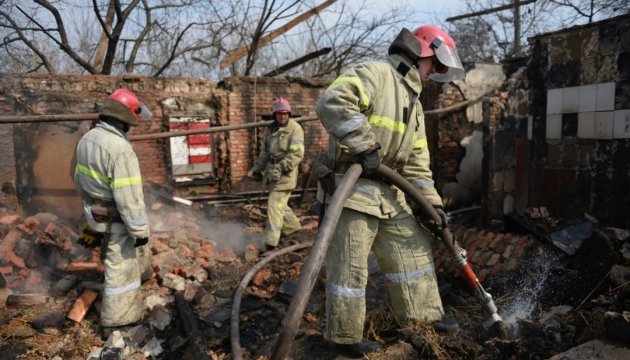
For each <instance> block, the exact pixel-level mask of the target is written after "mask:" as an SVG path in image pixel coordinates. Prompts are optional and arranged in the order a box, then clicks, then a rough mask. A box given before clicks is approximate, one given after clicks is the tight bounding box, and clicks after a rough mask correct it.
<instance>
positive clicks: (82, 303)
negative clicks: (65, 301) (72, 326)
mask: <svg viewBox="0 0 630 360" xmlns="http://www.w3.org/2000/svg"><path fill="white" fill-rule="evenodd" d="M97 296H98V291H96V290H92V289H85V290H84V291H83V293H82V294H81V296H79V298H78V299H77V300H76V301H75V302H74V304H73V305H72V308H71V309H70V311H69V312H68V315H66V317H67V318H68V319H70V320H72V321H76V322H81V320H83V318H84V317H85V314H87V312H88V310H89V309H90V306H92V303H93V302H94V300H96V297H97Z"/></svg>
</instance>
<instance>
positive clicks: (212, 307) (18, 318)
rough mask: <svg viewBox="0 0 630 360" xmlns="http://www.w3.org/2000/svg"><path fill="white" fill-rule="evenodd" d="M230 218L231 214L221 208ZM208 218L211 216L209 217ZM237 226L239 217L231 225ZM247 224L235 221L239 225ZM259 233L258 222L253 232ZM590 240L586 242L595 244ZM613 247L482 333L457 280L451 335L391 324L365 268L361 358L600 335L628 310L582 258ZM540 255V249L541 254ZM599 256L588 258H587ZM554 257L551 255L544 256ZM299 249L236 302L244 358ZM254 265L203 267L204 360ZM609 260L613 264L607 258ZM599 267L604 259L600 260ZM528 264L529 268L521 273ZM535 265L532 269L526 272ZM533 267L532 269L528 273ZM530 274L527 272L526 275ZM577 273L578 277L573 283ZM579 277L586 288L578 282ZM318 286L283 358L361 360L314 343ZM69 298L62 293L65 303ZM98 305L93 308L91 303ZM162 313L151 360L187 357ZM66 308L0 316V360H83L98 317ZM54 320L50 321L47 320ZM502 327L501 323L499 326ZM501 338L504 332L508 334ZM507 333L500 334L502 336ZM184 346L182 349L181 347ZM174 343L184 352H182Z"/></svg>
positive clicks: (290, 278)
mask: <svg viewBox="0 0 630 360" xmlns="http://www.w3.org/2000/svg"><path fill="white" fill-rule="evenodd" d="M230 211H231V212H232V215H226V216H231V217H232V218H233V219H234V218H235V217H234V213H238V210H234V209H232V210H230ZM213 216H214V217H217V216H219V217H220V215H217V214H216V213H214V214H213ZM239 217H240V218H241V219H242V220H243V218H242V215H238V216H236V218H239ZM247 225H252V224H251V222H249V221H245V220H243V227H245V226H247ZM258 225H260V224H258ZM315 239H316V230H305V231H301V232H300V233H299V234H297V235H291V236H288V237H287V238H286V239H284V241H283V243H282V245H281V246H288V245H290V244H297V243H302V242H306V241H313V240H315ZM594 241H595V240H594ZM613 245H614V244H611V245H610V246H609V247H606V249H604V250H601V247H600V246H595V245H592V244H590V243H589V242H586V243H585V250H584V252H583V253H580V254H577V255H576V256H575V257H574V258H573V259H572V260H571V261H568V260H566V259H557V260H556V261H558V263H557V264H556V265H555V266H554V267H553V269H552V271H551V275H550V280H549V281H551V282H550V284H551V285H550V286H548V287H544V288H543V290H542V291H541V292H540V293H537V294H536V296H537V297H538V298H539V299H541V301H540V302H537V305H536V307H535V309H534V310H533V311H532V313H531V314H530V315H529V316H528V317H527V318H524V319H519V320H515V321H513V322H512V323H510V324H509V329H511V330H513V331H508V332H506V331H505V328H499V327H497V324H495V326H493V327H490V328H485V327H484V326H482V323H483V322H484V320H486V318H487V316H486V315H485V314H484V313H483V312H482V308H481V306H480V304H479V302H478V300H477V298H476V297H475V296H474V295H473V294H472V293H471V292H470V291H469V290H468V288H467V287H466V284H465V283H464V282H462V280H461V279H460V278H459V277H458V276H457V275H456V274H446V273H443V272H439V276H438V278H439V282H440V292H441V295H442V299H443V302H444V306H445V309H447V310H448V311H449V312H450V313H451V314H452V315H453V316H454V317H455V318H456V319H457V320H458V322H459V324H460V330H459V331H457V332H455V333H449V334H445V333H440V332H437V331H435V330H434V328H433V327H432V326H431V324H425V323H413V324H405V325H403V324H398V323H397V322H396V320H395V319H394V317H393V316H392V313H391V310H390V304H389V301H388V296H387V289H386V285H385V279H384V277H383V275H382V274H381V273H380V272H379V271H378V269H377V268H376V266H374V265H373V264H371V266H370V269H371V275H370V278H369V282H368V287H367V299H366V300H367V308H368V313H367V321H366V327H365V333H364V335H365V337H367V338H369V339H371V340H373V341H376V342H378V343H380V344H381V345H383V348H384V349H383V351H382V352H380V353H376V354H369V355H367V356H366V357H365V358H369V359H545V358H549V357H550V356H553V355H554V354H558V353H561V352H563V351H566V350H567V349H570V348H572V347H575V346H576V345H578V344H581V343H584V342H587V341H589V340H591V339H597V338H601V337H603V336H605V328H604V325H603V323H604V320H603V319H604V313H605V312H606V311H610V310H611V309H613V310H616V311H619V308H620V307H621V308H622V310H623V309H625V310H628V309H627V304H625V303H624V304H620V303H619V301H620V293H619V292H609V291H607V288H605V286H604V285H602V284H603V283H601V280H602V278H605V276H603V275H602V274H601V272H602V271H604V269H607V268H609V266H608V265H609V264H608V265H607V264H602V265H601V269H602V270H601V271H600V270H597V269H596V270H593V271H592V272H588V271H583V269H581V268H580V266H581V267H585V266H586V265H587V264H591V263H592V262H591V261H590V259H589V258H588V255H589V254H590V256H601V257H602V258H605V259H608V258H610V256H611V253H614V248H613V247H614V246H613ZM543 248H545V246H543ZM596 249H597V251H599V252H600V253H595V250H596ZM550 252H551V253H554V252H555V250H550ZM308 253H309V252H308V249H305V250H300V251H296V252H293V253H288V254H285V255H282V256H279V257H278V258H276V259H275V260H274V261H272V262H271V263H270V264H268V265H267V266H266V267H265V268H264V269H263V270H265V271H267V272H268V274H269V275H268V276H267V277H265V279H264V280H263V281H262V282H259V284H258V285H253V284H250V285H249V286H248V288H247V289H246V291H245V294H244V296H243V298H242V303H241V311H240V317H239V321H238V325H239V327H240V332H239V333H240V346H241V348H242V350H243V356H244V358H245V359H264V358H266V356H268V354H269V353H270V349H271V348H272V346H273V344H274V341H275V334H277V333H278V331H279V329H280V326H281V323H282V320H283V319H284V317H285V315H286V311H287V308H288V306H289V304H290V301H291V293H292V291H293V289H294V288H295V284H296V282H297V280H298V278H299V275H300V271H301V268H302V265H303V263H304V261H305V259H306V257H307V256H308ZM528 256H530V257H531V258H532V259H540V258H541V257H542V254H540V253H537V254H529V255H528ZM260 258H261V257H260V256H259V257H257V258H253V259H251V258H250V259H249V261H246V260H245V258H244V256H239V257H238V258H237V259H236V260H235V261H231V262H216V263H213V264H212V266H211V267H209V268H208V272H209V278H208V280H207V281H205V282H204V283H203V286H202V288H201V291H202V293H203V294H206V295H205V296H198V297H196V298H195V301H192V302H191V305H192V308H193V309H194V311H195V314H196V317H197V320H198V326H199V329H200V330H201V334H202V337H203V341H205V343H206V344H207V346H208V349H210V351H211V353H210V354H211V356H212V358H213V359H230V358H232V357H231V353H232V348H231V342H230V326H231V319H230V311H231V305H232V301H233V297H234V291H235V289H236V288H237V287H238V284H239V282H240V281H241V279H242V278H243V276H244V275H245V274H246V273H247V271H248V270H249V269H250V268H251V267H252V266H253V265H254V264H255V262H256V261H257V260H260ZM610 259H611V260H610V261H611V262H614V261H615V258H614V257H613V258H610ZM606 261H608V260H606ZM523 264H524V265H523V266H522V267H521V268H519V269H517V270H516V271H515V274H514V276H513V279H514V283H515V284H516V283H517V282H519V281H520V280H519V278H528V277H532V276H534V277H535V276H538V275H537V273H536V272H535V271H534V269H532V266H531V264H532V263H528V262H527V261H524V262H523ZM528 264H529V266H528ZM535 266H537V265H535ZM535 266H533V267H535ZM530 272H531V274H530ZM583 274H587V275H584V276H582V275H583ZM584 279H586V280H584ZM324 284H325V279H324V276H323V272H321V273H320V276H319V277H318V280H317V282H316V284H315V287H314V289H313V293H312V295H311V296H310V298H309V303H308V305H307V308H306V311H305V315H304V321H303V324H302V326H301V328H300V331H299V333H298V336H297V337H296V338H295V341H294V343H293V346H292V350H291V354H290V357H291V358H292V359H295V360H302V359H345V358H361V357H358V356H355V355H353V354H351V353H349V352H348V351H347V350H346V349H341V348H339V347H337V346H334V345H332V344H330V343H329V342H327V341H326V340H325V338H324V336H323V334H324V329H325V293H324ZM484 285H485V286H486V288H487V289H488V290H489V291H490V292H491V293H492V295H493V296H494V298H495V302H496V304H497V306H498V307H499V309H500V313H501V311H502V309H505V308H507V307H508V306H509V304H510V303H512V302H514V300H515V299H518V298H519V297H521V296H528V295H524V294H523V293H522V292H521V291H522V289H518V288H517V287H516V286H511V285H512V284H493V283H492V281H491V279H489V280H488V282H487V283H486V284H484ZM155 291H157V287H151V286H146V287H143V292H144V296H145V297H146V296H148V295H149V294H152V293H154V292H155ZM73 295H76V294H69V297H70V298H72V296H73ZM97 305H98V304H97ZM557 305H570V306H572V310H571V311H569V312H568V313H565V314H562V313H558V314H556V315H554V316H552V317H550V318H549V319H545V322H544V323H543V322H541V317H542V315H543V314H545V313H547V312H548V311H549V310H550V309H552V308H553V307H554V306H557ZM170 308H171V309H172V313H173V321H172V322H171V324H170V325H169V326H168V327H167V328H166V329H165V330H163V331H160V330H157V329H155V328H151V327H148V328H149V331H150V335H151V336H156V337H157V338H158V339H160V340H161V341H162V344H163V345H162V346H163V348H164V349H165V351H164V352H163V353H162V355H160V356H158V357H156V358H159V359H178V360H181V359H194V358H195V353H194V352H193V351H192V349H191V346H188V345H186V344H183V343H184V342H185V339H186V338H187V335H186V334H185V332H184V330H183V329H184V326H183V324H182V321H181V318H180V317H179V316H178V314H177V309H176V308H175V305H174V304H171V306H170ZM67 310H68V301H67V298H66V299H58V300H54V301H50V302H48V303H46V304H43V305H35V306H30V307H21V308H20V309H17V310H16V309H3V310H2V311H0V359H50V358H53V356H57V358H58V359H86V358H88V354H89V353H90V351H91V350H92V349H93V348H94V347H100V346H103V341H102V340H101V339H100V337H99V336H98V325H97V324H98V314H97V311H95V310H94V311H90V312H89V313H88V315H87V317H86V318H85V319H84V320H83V321H82V322H80V323H74V322H72V321H70V320H66V319H65V318H63V317H62V319H61V320H59V319H58V315H57V317H55V315H50V314H65V312H66V311H67ZM47 317H48V318H52V319H57V320H56V323H54V324H53V325H49V326H40V328H39V329H34V326H33V323H34V321H35V320H40V322H41V319H42V318H44V320H45V319H46V318H47ZM53 322H55V321H53ZM498 325H502V324H498ZM508 333H509V334H508ZM506 335H509V336H506ZM190 343H191V342H189V344H190ZM182 344H183V345H182Z"/></svg>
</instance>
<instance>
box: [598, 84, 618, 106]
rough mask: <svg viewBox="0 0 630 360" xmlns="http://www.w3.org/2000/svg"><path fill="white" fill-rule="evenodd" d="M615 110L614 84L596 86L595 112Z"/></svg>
mask: <svg viewBox="0 0 630 360" xmlns="http://www.w3.org/2000/svg"><path fill="white" fill-rule="evenodd" d="M614 109H615V83H614V82H608V83H602V84H597V106H596V108H595V110H597V111H609V110H614Z"/></svg>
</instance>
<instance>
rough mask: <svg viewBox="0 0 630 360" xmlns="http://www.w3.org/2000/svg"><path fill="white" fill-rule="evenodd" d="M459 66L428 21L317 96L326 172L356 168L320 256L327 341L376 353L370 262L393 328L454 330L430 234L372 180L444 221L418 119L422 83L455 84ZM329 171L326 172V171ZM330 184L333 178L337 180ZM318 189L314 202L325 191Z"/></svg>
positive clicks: (449, 43)
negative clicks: (418, 197)
mask: <svg viewBox="0 0 630 360" xmlns="http://www.w3.org/2000/svg"><path fill="white" fill-rule="evenodd" d="M463 76H464V68H463V66H462V64H461V61H460V60H459V57H458V56H457V50H456V46H455V42H454V41H453V39H452V38H451V37H450V36H449V35H448V34H447V33H446V32H445V31H443V30H441V29H439V28H437V27H435V26H433V25H426V26H421V27H418V28H417V29H415V30H414V31H409V30H408V29H402V31H400V33H399V34H398V36H397V37H396V38H395V39H394V41H393V42H392V44H391V45H390V47H389V58H388V61H387V62H381V61H371V62H364V63H362V64H360V65H357V66H355V67H354V68H352V69H349V70H347V71H346V72H345V73H344V74H342V75H341V76H340V77H338V78H337V79H336V80H335V81H334V82H333V83H332V84H331V85H330V86H329V87H328V89H327V90H326V91H325V92H324V94H323V95H322V97H321V98H320V100H319V104H318V105H317V109H316V110H317V115H318V117H319V119H320V120H321V122H322V124H323V125H324V127H325V128H326V131H327V132H328V134H329V142H328V144H329V146H328V154H327V155H328V160H327V162H326V163H327V164H332V166H333V169H329V171H330V172H332V173H334V174H335V177H336V181H339V180H340V179H341V177H342V176H343V174H344V173H345V172H346V170H347V169H348V168H349V167H350V166H351V165H352V164H354V163H360V164H361V167H362V168H363V173H362V175H361V177H360V178H359V180H358V181H357V183H356V184H355V186H354V187H353V189H352V192H351V193H350V196H349V197H348V199H347V200H346V202H345V203H344V209H343V211H342V213H341V216H340V218H339V221H338V223H337V227H336V229H335V233H334V235H333V237H332V240H331V243H330V247H329V249H328V252H327V254H326V281H327V284H326V318H327V324H326V334H325V336H326V338H327V339H329V340H330V341H331V342H333V343H336V344H339V345H340V346H342V347H349V349H350V350H351V351H353V352H355V353H358V354H362V355H364V354H366V353H370V352H377V351H380V350H381V346H380V345H379V344H377V343H376V342H373V341H370V340H368V339H366V338H364V337H363V330H364V329H363V327H364V321H365V289H366V285H367V279H368V256H369V254H370V251H373V252H374V255H375V257H376V259H377V261H378V263H379V265H380V267H381V269H382V270H383V272H384V273H385V276H386V277H387V279H388V280H389V293H390V298H391V304H392V309H393V311H394V314H395V315H396V318H397V320H398V321H399V322H400V323H405V322H409V321H416V320H420V321H433V322H434V323H435V325H436V328H437V329H440V330H456V329H457V322H456V321H454V320H453V319H451V318H448V317H445V316H444V315H445V313H444V309H443V307H442V301H441V299H440V294H439V292H438V286H437V278H436V274H435V269H434V265H433V256H432V251H431V245H430V243H429V237H428V236H427V234H426V233H425V232H423V230H422V227H421V226H420V224H419V221H423V219H417V218H416V217H415V216H414V211H413V210H412V209H411V207H410V204H408V203H407V201H406V199H405V196H404V194H403V193H402V191H401V190H400V189H398V188H396V187H395V186H393V185H391V184H389V183H387V182H384V181H383V180H382V179H381V178H379V177H378V176H375V175H374V172H375V170H376V169H377V168H378V167H379V165H380V164H381V162H382V163H383V164H385V165H387V166H389V167H391V168H392V169H394V170H396V171H397V172H398V173H399V174H401V175H402V176H404V177H405V178H406V179H407V180H409V182H410V183H412V184H413V185H414V186H416V187H417V188H418V189H419V190H420V191H421V192H422V193H423V194H424V196H425V198H426V199H427V200H428V201H429V202H430V203H431V204H433V206H434V207H435V208H436V209H437V210H438V212H439V213H440V214H441V216H442V217H443V219H444V220H447V219H446V214H445V213H444V210H443V205H442V199H441V197H440V195H439V194H438V192H437V190H436V188H435V186H434V182H433V179H432V173H431V169H430V166H429V165H430V164H429V159H430V156H429V148H428V144H427V136H426V133H425V127H424V114H423V112H422V105H421V104H420V100H419V99H418V97H419V95H420V92H421V91H422V87H423V85H424V84H426V83H427V81H429V79H433V80H435V81H451V80H455V79H461V78H463ZM327 171H328V170H327ZM336 181H335V182H336ZM324 187H325V184H323V183H322V186H321V187H320V189H321V191H319V192H318V199H319V200H320V201H321V202H322V203H326V202H327V201H326V197H330V196H331V195H332V194H330V191H328V192H326V191H325V190H324Z"/></svg>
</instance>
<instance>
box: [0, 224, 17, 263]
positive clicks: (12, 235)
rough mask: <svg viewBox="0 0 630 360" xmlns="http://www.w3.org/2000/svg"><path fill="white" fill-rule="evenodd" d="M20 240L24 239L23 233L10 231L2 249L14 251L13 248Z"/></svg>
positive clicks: (3, 241) (5, 237)
mask: <svg viewBox="0 0 630 360" xmlns="http://www.w3.org/2000/svg"><path fill="white" fill-rule="evenodd" d="M20 239H22V232H20V231H19V230H13V229H11V230H9V232H8V233H7V234H6V235H5V236H4V240H2V249H6V250H13V247H14V246H15V244H17V242H18V241H20ZM0 257H1V256H0Z"/></svg>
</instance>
